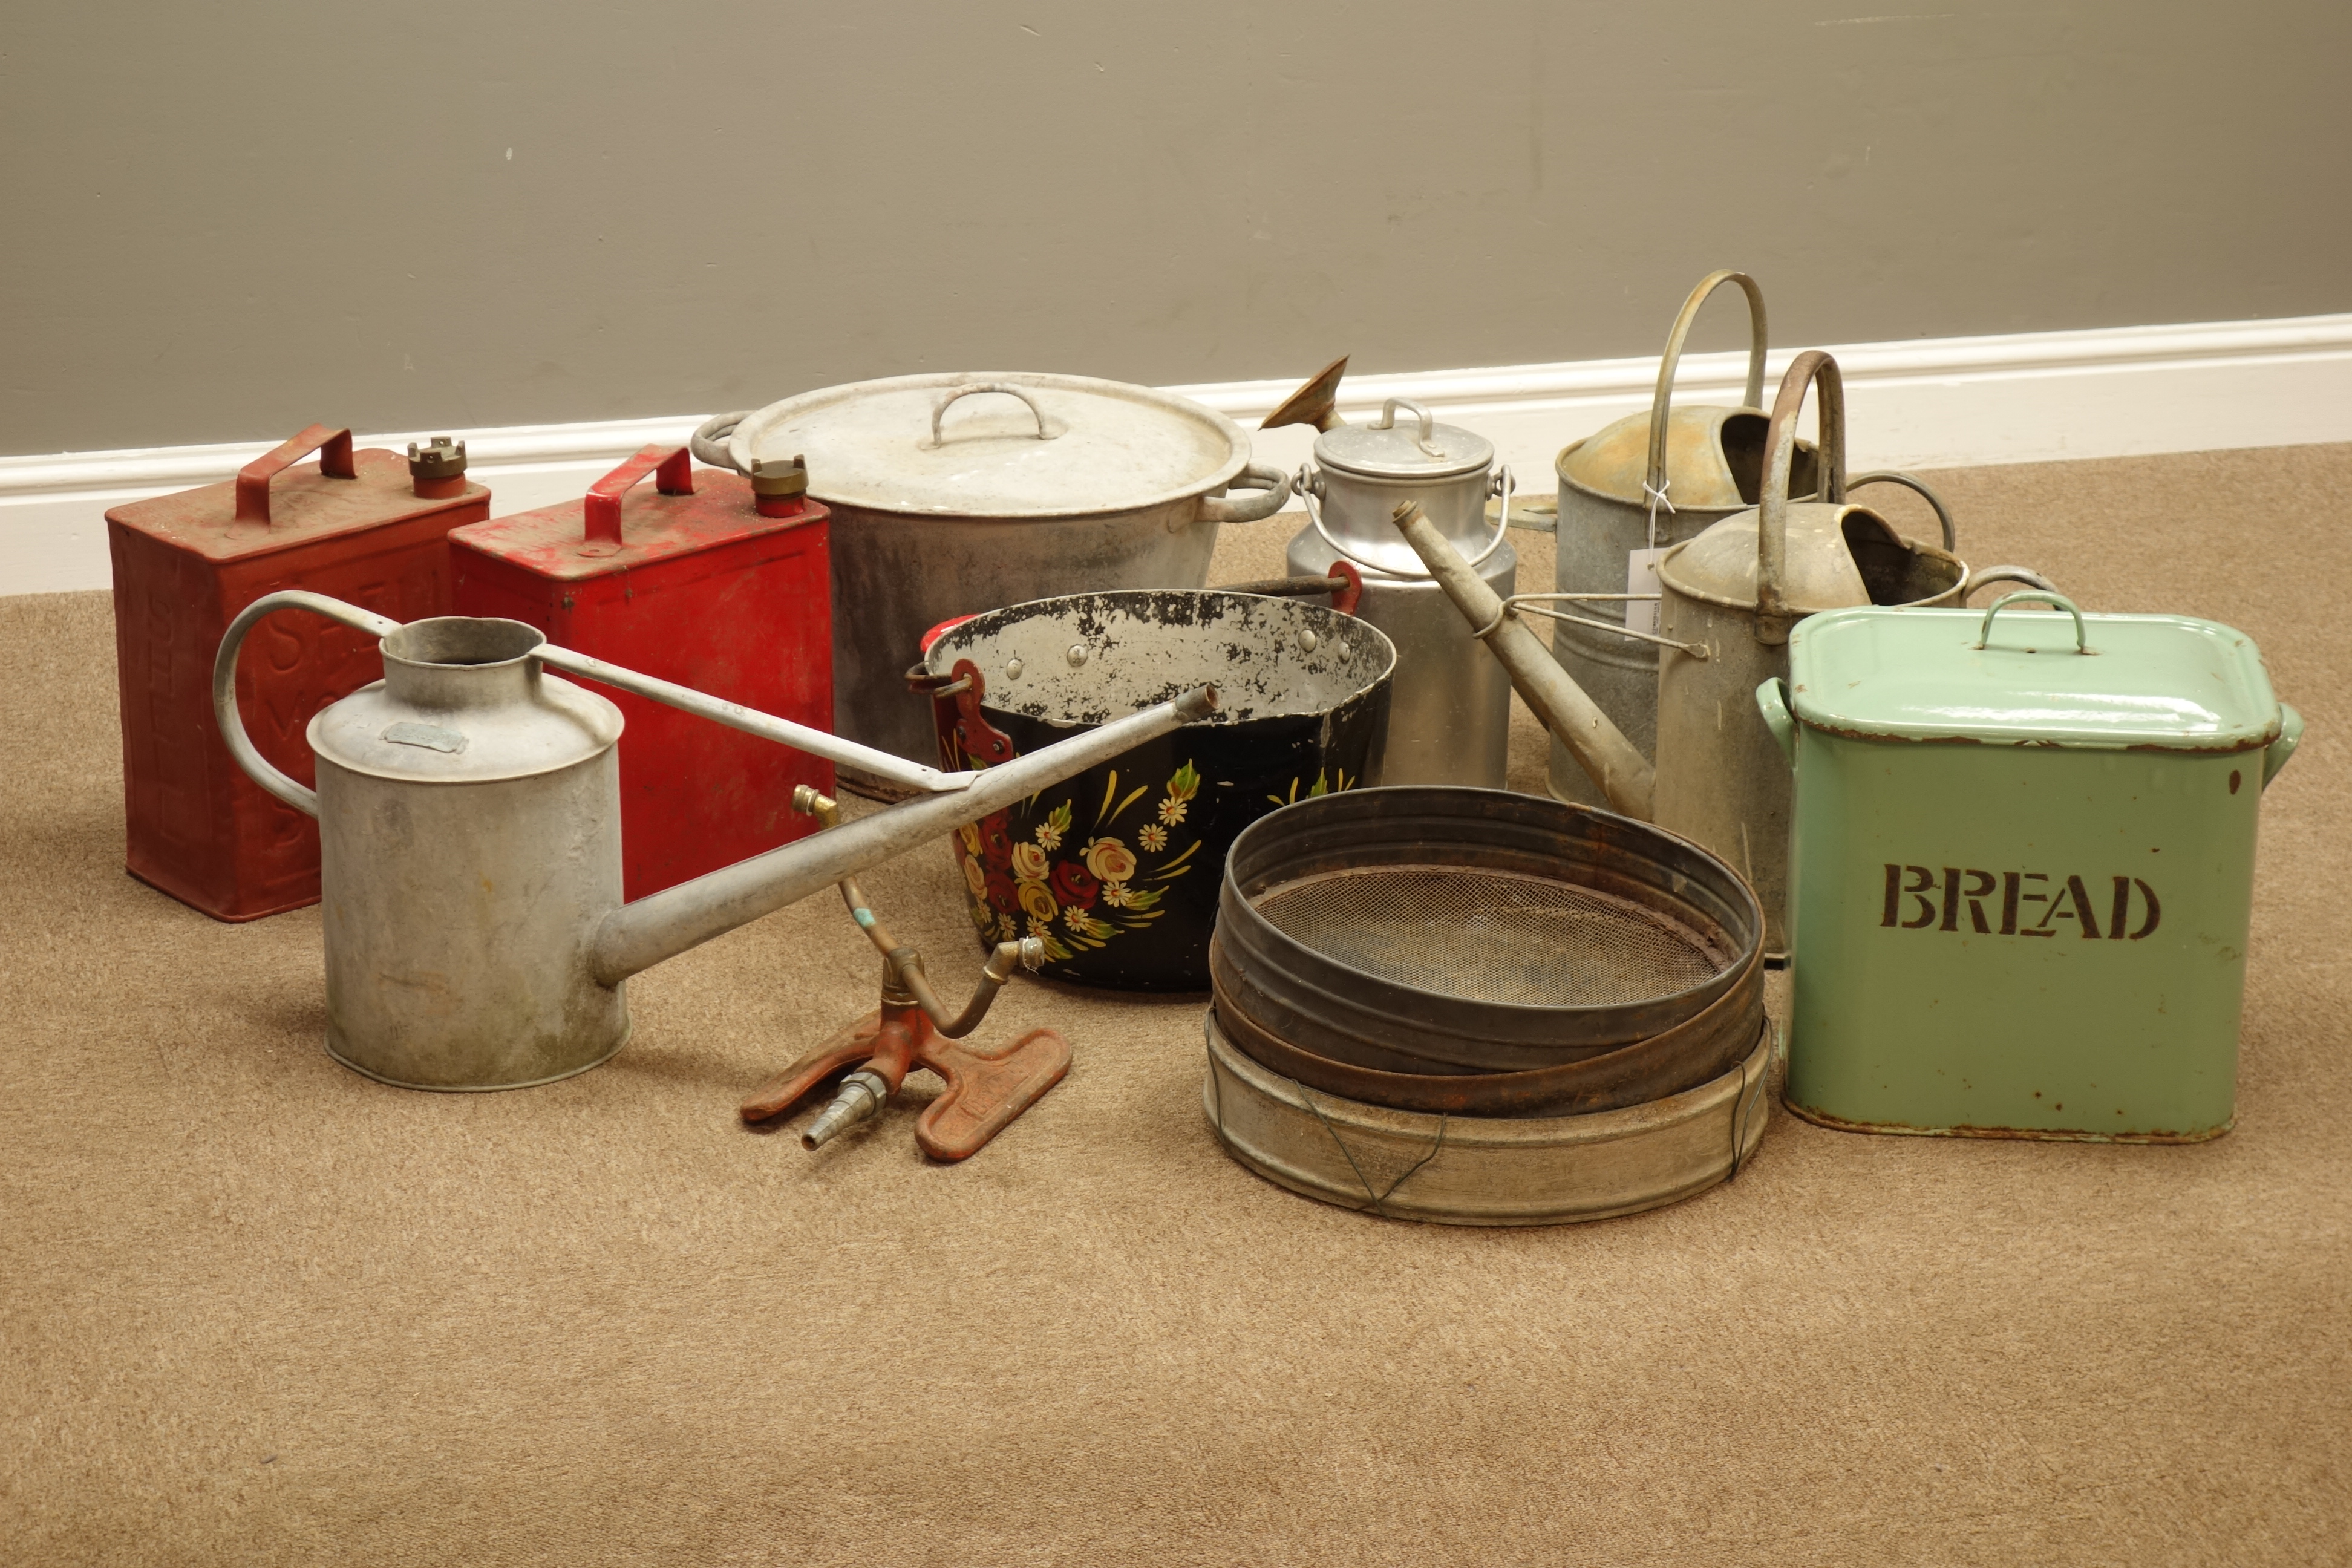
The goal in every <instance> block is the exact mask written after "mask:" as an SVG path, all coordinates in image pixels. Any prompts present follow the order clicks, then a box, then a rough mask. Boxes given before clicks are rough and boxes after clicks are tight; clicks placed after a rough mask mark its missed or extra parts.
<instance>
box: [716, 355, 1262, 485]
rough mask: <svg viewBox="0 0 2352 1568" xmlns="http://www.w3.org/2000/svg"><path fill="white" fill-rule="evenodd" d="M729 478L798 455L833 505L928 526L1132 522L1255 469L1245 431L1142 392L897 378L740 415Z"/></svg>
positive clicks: (1027, 381)
mask: <svg viewBox="0 0 2352 1568" xmlns="http://www.w3.org/2000/svg"><path fill="white" fill-rule="evenodd" d="M727 452H728V456H729V457H730V458H731V459H732V460H733V462H734V464H735V466H736V468H739V469H740V470H742V471H743V472H745V473H750V472H751V468H752V465H753V463H754V462H756V461H759V460H761V459H767V460H776V459H783V460H787V461H789V460H790V459H791V458H794V457H798V456H803V455H805V456H806V457H807V458H808V468H809V493H810V494H812V495H814V497H815V498H816V499H817V500H821V501H824V502H825V503H827V504H828V505H834V506H854V507H864V508H866V509H867V510H872V511H896V512H911V513H916V514H919V515H925V516H933V517H974V518H1024V517H1025V518H1051V517H1073V516H1088V515H1095V514H1099V513H1104V512H1115V511H1132V510H1139V509H1141V508H1144V507H1151V506H1161V505H1165V504H1167V503H1169V502H1171V501H1177V500H1183V499H1185V498H1186V497H1188V496H1196V495H1201V494H1203V493H1205V492H1207V491H1210V490H1214V489H1219V488H1220V487H1222V486H1223V485H1224V484H1225V483H1226V482H1227V481H1228V480H1230V479H1232V478H1233V477H1234V475H1235V474H1237V473H1239V472H1240V471H1241V469H1242V466H1243V465H1244V463H1246V462H1247V461H1248V460H1249V444H1248V441H1247V438H1246V437H1244V436H1243V435H1242V432H1241V427H1240V426H1237V425H1235V424H1234V422H1233V421H1232V420H1230V419H1228V418H1226V417H1225V416H1223V415H1222V414H1219V413H1217V412H1216V411H1215V410H1214V409H1212V408H1204V407H1202V405H1200V404H1197V403H1193V402H1192V401H1190V400H1188V399H1186V398H1181V397H1176V396H1172V395H1170V394H1168V393H1165V392H1159V391H1155V390H1154V389H1152V388H1150V387H1148V386H1131V385H1129V384H1127V383H1125V382H1118V381H1097V380H1095V379H1093V378H1092V377H1089V376H1082V375H1046V374H1032V373H1028V372H990V373H986V374H980V373H974V374H929V375H899V376H891V377H888V378H887V379H885V380H881V381H860V382H853V383H851V384H848V385H846V386H829V387H826V388H824V389H823V390H822V391H818V392H811V393H805V394H803V395H801V396H799V397H790V398H786V399H785V400H784V401H783V402H782V403H777V404H772V405H769V406H768V407H766V408H762V409H761V410H760V411H759V412H758V413H756V414H751V415H747V416H744V418H743V421H742V423H740V425H738V426H736V427H735V432H734V435H733V436H732V437H730V438H729V441H728V444H727Z"/></svg>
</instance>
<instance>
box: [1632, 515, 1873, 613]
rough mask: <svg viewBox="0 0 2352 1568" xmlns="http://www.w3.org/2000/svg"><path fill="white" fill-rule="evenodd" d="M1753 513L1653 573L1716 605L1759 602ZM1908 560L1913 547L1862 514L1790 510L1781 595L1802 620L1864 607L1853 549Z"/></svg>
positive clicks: (1866, 589)
mask: <svg viewBox="0 0 2352 1568" xmlns="http://www.w3.org/2000/svg"><path fill="white" fill-rule="evenodd" d="M1760 515H1761V514H1760V513H1759V511H1758V510H1757V509H1756V508H1754V507H1750V508H1748V510H1746V511H1740V512H1734V513H1732V515H1731V516H1729V517H1727V518H1725V519H1724V520H1723V521H1720V522H1717V523H1716V524H1714V525H1713V526H1712V527H1710V528H1708V529H1707V530H1706V531H1705V532H1704V533H1701V534H1700V535H1699V536H1698V537H1697V538H1696V539H1694V540H1692V541H1691V542H1689V543H1687V544H1678V545H1676V546H1675V548H1674V549H1673V550H1672V551H1670V552H1668V553H1667V554H1666V556H1665V557H1664V560H1662V561H1660V562H1659V563H1658V574H1659V575H1660V576H1661V577H1664V578H1665V579H1666V580H1667V581H1668V582H1669V583H1670V584H1672V585H1673V587H1674V590H1675V592H1676V593H1678V594H1681V595H1685V597H1690V598H1701V599H1711V600H1714V601H1715V602H1716V603H1717V604H1724V605H1748V606H1753V605H1755V603H1756V527H1757V520H1758V518H1759V516H1760ZM1857 543H1860V544H1862V545H1863V546H1864V548H1875V549H1876V550H1877V551H1881V552H1884V551H1886V550H1889V549H1891V550H1894V551H1899V552H1906V553H1908V552H1910V551H1911V549H1912V546H1911V545H1910V544H1908V543H1907V542H1906V541H1905V540H1904V539H1903V536H1902V535H1900V534H1898V533H1896V532H1895V530H1894V528H1893V527H1892V526H1890V525H1889V524H1888V523H1887V521H1886V520H1885V518H1882V517H1880V516H1879V515H1878V514H1877V513H1876V512H1874V511H1872V510H1870V509H1869V508H1867V507H1860V506H1853V505H1850V504H1835V505H1832V504H1831V503H1830V502H1827V501H1791V502H1790V503H1789V531H1788V547H1787V554H1786V555H1785V556H1784V557H1783V561H1784V564H1783V567H1782V575H1781V588H1782V592H1783V593H1784V594H1785V595H1786V596H1787V600H1788V604H1789V608H1790V612H1791V613H1792V614H1795V615H1800V616H1806V615H1811V614H1813V613H1815V612H1817V611H1821V610H1833V609H1837V608H1838V607H1840V606H1841V605H1867V604H1870V603H1872V602H1873V600H1874V599H1883V598H1884V595H1874V594H1872V593H1871V591H1870V584H1868V583H1867V582H1866V581H1865V580H1864V576H1863V573H1862V568H1861V567H1860V565H1859V564H1857V563H1856V562H1855V560H1854V546H1855V544H1857Z"/></svg>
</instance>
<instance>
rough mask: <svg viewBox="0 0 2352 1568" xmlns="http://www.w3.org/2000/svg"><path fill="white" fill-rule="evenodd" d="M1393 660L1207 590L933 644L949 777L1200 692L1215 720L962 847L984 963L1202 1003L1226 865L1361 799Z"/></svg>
mask: <svg viewBox="0 0 2352 1568" xmlns="http://www.w3.org/2000/svg"><path fill="white" fill-rule="evenodd" d="M1395 668H1396V648H1395V647H1394V645H1392V644H1391V642H1390V641H1389V639H1388V638H1387V637H1384V636H1382V635H1381V632H1380V631H1378V630H1377V629H1376V628H1374V627H1372V626H1369V625H1367V624H1366V623H1364V622H1362V621H1360V620H1358V619H1356V618H1355V617H1354V616H1347V615H1342V614H1340V613H1339V611H1337V610H1332V609H1327V608H1325V607H1323V606H1321V605H1311V604H1302V603H1300V602H1299V601H1297V600H1296V599H1285V598H1268V597H1260V596H1258V595H1253V594H1235V593H1224V592H1219V591H1217V590H1215V589H1207V590H1192V591H1182V590H1168V591H1159V590H1136V591H1130V592H1125V593H1109V594H1079V595H1071V596H1069V597H1066V598H1058V599H1038V600H1034V601H1033V602H1031V603H1029V604H1025V605H1011V606H1009V607H1008V608H1005V609H1002V610H992V611H990V612H989V613H988V614H986V615H982V616H973V617H972V618H971V619H970V620H967V621H961V622H958V623H956V624H954V625H953V626H950V627H949V628H948V629H946V630H945V631H943V632H941V633H940V634H939V636H938V637H937V638H936V640H934V641H933V642H932V643H931V645H930V647H929V649H928V650H927V652H926V654H925V656H924V660H923V664H922V665H921V667H920V676H921V684H922V685H923V686H924V687H925V688H926V689H929V691H930V693H931V700H932V710H933V716H934V718H935V720H936V721H937V727H938V731H939V739H940V761H941V765H943V766H945V767H948V768H951V769H961V768H969V767H985V766H990V765H992V764H994V763H1002V762H1004V761H1008V760H1009V759H1011V758H1013V757H1015V756H1019V755H1022V754H1024V753H1025V752H1031V751H1034V750H1035V749H1037V748H1038V747H1040V746H1046V745H1051V744H1052V743H1053V742H1055V741H1060V740H1066V739H1067V738H1068V737H1069V736H1071V735H1074V734H1076V733H1077V732H1079V731H1084V730H1089V729H1092V728H1094V727H1095V726H1096V725H1097V724H1101V723H1105V722H1108V721H1110V720H1112V719H1115V718H1118V717H1119V716H1121V715H1123V714H1127V713H1130V712H1133V711H1134V710H1136V709H1138V708H1142V707H1146V706H1149V705H1150V704H1151V703H1155V702H1161V701H1165V700H1168V699H1170V698H1171V697H1175V696H1179V695H1181V694H1182V693H1183V692H1185V691H1188V690H1190V689H1192V688H1194V687H1197V686H1201V685H1204V684H1205V685H1210V686H1213V687H1215V688H1216V689H1217V698H1218V712H1217V716H1216V718H1215V719H1214V720H1213V721H1211V722H1208V723H1204V724H1192V725H1187V726H1186V727H1184V728H1183V729H1181V730H1178V731H1173V732H1172V733H1170V734H1168V735H1164V736H1162V737H1160V739H1159V740H1156V741H1151V742H1147V743H1145V744H1143V745H1140V746H1138V747H1136V748H1135V749H1134V750H1132V751H1129V752H1123V753H1121V754H1120V755H1119V757H1118V759H1117V760H1116V761H1114V762H1111V763H1106V764H1103V765H1101V766H1098V767H1096V768H1094V769H1092V770H1090V771H1088V772H1087V773H1080V774H1079V775H1078V776H1077V777H1076V778H1074V779H1071V780H1068V781H1067V782H1066V783H1063V784H1055V785H1054V786H1053V787H1052V788H1050V789H1045V790H1042V791H1040V792H1039V793H1038V794H1036V795H1032V796H1030V797H1029V798H1028V799H1027V800H1025V801H1023V802H1021V803H1020V804H1019V805H1014V806H1013V807H1011V808H1009V809H1007V810H1004V811H1000V812H998V813H996V814H995V815H994V816H989V817H986V818H983V819H982V820H981V821H979V822H975V823H972V824H970V825H969V826H965V827H964V828H962V829H961V831H960V832H959V833H958V834H957V835H956V837H955V839H954V851H955V856H956V859H957V861H958V863H959V865H960V866H961V869H962V871H963V879H964V884H965V887H966V888H967V889H968V890H969V892H970V895H971V921H972V925H973V927H974V928H975V931H977V933H978V935H979V937H980V941H981V944H982V946H983V947H988V946H992V945H993V944H994V943H996V942H1003V941H1006V940H1008V939H1011V938H1014V937H1024V936H1034V937H1037V938H1038V939H1040V940H1041V941H1042V942H1044V943H1045V953H1046V963H1045V968H1044V969H1043V971H1042V972H1041V973H1045V974H1046V975H1048V976H1050V977H1052V978H1054V979H1056V980H1067V981H1073V982H1076V984H1081V985H1102V986H1109V987H1112V988H1114V989H1118V990H1125V991H1206V990H1207V989H1208V988H1209V935H1210V932H1211V931H1213V930H1214V929H1215V926H1216V919H1217V893H1218V888H1219V884H1220V883H1221V881H1222V880H1223V876H1224V864H1225V852H1226V851H1227V850H1228V849H1230V848H1231V847H1233V842H1234V838H1236V837H1239V836H1240V834H1241V832H1242V830H1243V829H1244V828H1245V827H1247V826H1249V825H1250V824H1251V823H1253V822H1255V821H1256V820H1257V819H1258V818H1259V817H1261V816H1265V814H1266V813H1268V812H1270V811H1273V810H1274V809H1276V807H1277V806H1282V805H1289V804H1290V803H1291V802H1293V801H1296V800H1304V799H1306V798H1307V797H1309V796H1312V795H1328V794H1330V793H1332V792H1334V791H1337V790H1346V789H1355V788H1357V787H1359V786H1360V785H1363V784H1377V783H1379V782H1380V781H1379V780H1377V779H1367V778H1366V777H1365V776H1364V773H1365V770H1366V769H1367V768H1368V767H1370V765H1372V763H1373V761H1374V759H1376V758H1378V757H1379V756H1380V754H1381V748H1382V747H1383V745H1384V744H1385V743H1386V742H1387V738H1388V717H1389V682H1390V678H1391V674H1392V673H1393V672H1394V670H1395Z"/></svg>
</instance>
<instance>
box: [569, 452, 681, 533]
mask: <svg viewBox="0 0 2352 1568" xmlns="http://www.w3.org/2000/svg"><path fill="white" fill-rule="evenodd" d="M647 474H651V475H653V476H654V488H655V489H657V490H659V491H661V493H662V494H664V495H666V496H690V495H692V494H693V493H694V449H693V448H692V447H666V446H664V445H662V444H661V443H660V442H658V441H656V442H655V443H654V444H653V445H652V446H650V447H646V448H645V449H644V450H642V451H640V452H639V453H638V454H637V455H636V456H635V457H634V458H630V459H629V460H628V461H627V462H625V463H623V464H622V465H621V466H620V467H619V468H614V470H613V471H612V472H611V473H609V474H606V475H605V476H604V478H603V479H598V480H597V481H596V482H595V483H594V484H593V485H591V486H589V487H588V499H587V501H586V503H585V505H584V506H583V509H582V510H583V513H584V514H585V521H586V522H587V525H588V530H587V538H588V540H589V542H592V543H594V542H604V543H606V544H618V543H620V542H621V498H622V497H623V496H625V495H626V494H628V493H629V488H630V487H631V486H632V485H635V483H636V482H637V481H638V480H639V479H644V478H645V477H646V475H647Z"/></svg>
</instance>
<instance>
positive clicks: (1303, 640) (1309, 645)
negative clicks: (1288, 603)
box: [1298, 626, 1322, 653]
mask: <svg viewBox="0 0 2352 1568" xmlns="http://www.w3.org/2000/svg"><path fill="white" fill-rule="evenodd" d="M1321 640H1322V639H1321V638H1319V637H1317V636H1316V635H1315V628H1314V627H1312V626H1301V627H1299V628H1298V651H1299V652H1301V653H1313V652H1314V651H1315V645H1316V644H1317V643H1318V642H1319V641H1321Z"/></svg>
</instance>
